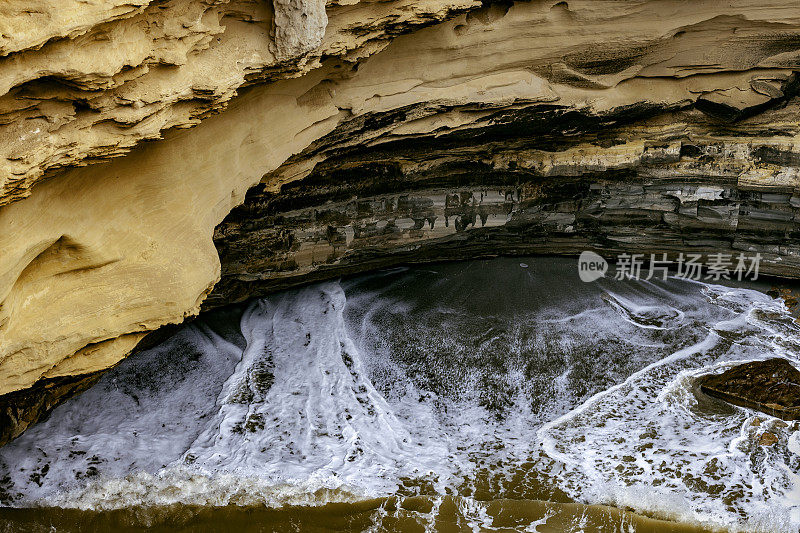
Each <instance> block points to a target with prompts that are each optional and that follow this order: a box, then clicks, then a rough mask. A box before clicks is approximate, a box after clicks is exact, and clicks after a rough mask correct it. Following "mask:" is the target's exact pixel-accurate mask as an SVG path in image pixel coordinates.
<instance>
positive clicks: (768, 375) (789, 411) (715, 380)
mask: <svg viewBox="0 0 800 533" xmlns="http://www.w3.org/2000/svg"><path fill="white" fill-rule="evenodd" d="M700 390H701V391H703V392H705V393H706V394H709V395H711V396H714V397H716V398H720V399H722V400H725V401H727V402H730V403H732V404H734V405H739V406H741V407H748V408H751V409H757V410H759V411H762V412H764V413H767V414H768V415H770V416H775V417H778V418H782V419H784V420H798V419H800V371H798V370H797V369H796V368H795V367H794V366H792V365H791V364H790V363H789V362H788V361H787V360H786V359H781V358H774V359H767V360H765V361H754V362H751V363H744V364H741V365H736V366H734V367H733V368H730V369H728V370H726V371H725V372H723V373H722V374H712V375H708V376H704V377H703V378H701V381H700ZM762 440H763V437H762Z"/></svg>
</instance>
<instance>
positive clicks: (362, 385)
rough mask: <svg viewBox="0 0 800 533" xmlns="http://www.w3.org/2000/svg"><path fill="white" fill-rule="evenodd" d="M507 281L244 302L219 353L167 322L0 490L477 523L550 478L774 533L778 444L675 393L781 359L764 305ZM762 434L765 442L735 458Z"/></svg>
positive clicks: (706, 289)
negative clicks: (442, 515) (345, 510)
mask: <svg viewBox="0 0 800 533" xmlns="http://www.w3.org/2000/svg"><path fill="white" fill-rule="evenodd" d="M529 266H530V268H528V269H519V268H518V264H516V263H510V266H509V269H508V275H509V276H512V275H514V273H517V274H518V275H519V276H520V277H519V278H517V279H516V281H515V283H516V285H513V286H512V289H513V290H507V289H504V290H503V292H502V293H501V294H499V295H496V294H494V291H496V290H497V289H496V287H495V285H493V283H494V282H495V280H497V279H498V275H499V274H498V273H497V272H494V271H492V270H491V269H486V270H485V271H484V270H482V269H476V268H475V267H474V266H471V265H469V264H467V265H466V266H464V267H460V266H459V267H455V266H453V267H448V266H441V267H440V268H438V269H437V271H436V272H433V271H425V270H419V271H413V270H412V271H405V270H392V271H385V272H382V273H377V274H374V275H372V276H368V277H365V278H359V279H356V280H351V281H348V282H346V283H336V282H332V283H323V284H319V285H315V286H312V287H307V288H304V289H302V290H296V291H290V292H286V293H282V294H279V295H274V296H272V297H269V298H265V299H261V300H257V301H254V302H252V303H251V304H250V305H249V306H248V307H247V308H246V309H245V310H244V312H243V314H241V320H240V323H239V324H238V327H237V328H234V329H236V330H237V331H238V332H240V333H237V334H236V335H234V336H231V335H222V334H219V333H216V332H215V331H216V330H215V329H214V328H212V327H210V326H209V325H208V324H206V323H205V322H204V321H203V320H200V321H198V322H196V323H194V324H192V325H189V326H186V327H184V328H182V329H181V331H180V332H179V333H178V334H177V335H175V336H174V337H172V338H171V339H169V340H168V341H166V342H165V343H164V344H162V345H160V346H157V347H156V348H153V349H150V350H147V351H145V352H142V353H140V354H137V355H136V356H134V357H131V358H129V359H128V360H126V361H124V362H123V363H122V364H121V365H120V366H119V367H118V368H117V369H115V370H113V371H112V372H109V373H108V374H107V375H106V376H104V378H103V379H102V380H101V381H100V382H99V383H98V385H96V386H95V387H93V388H92V389H90V390H89V391H87V392H86V393H84V394H82V395H80V396H79V397H76V398H74V399H72V400H70V401H68V402H67V403H65V404H64V405H62V406H60V407H59V408H57V409H56V410H55V411H54V412H53V413H52V415H51V416H50V417H49V418H48V419H47V420H46V421H44V422H42V423H40V424H38V425H37V426H35V427H33V428H31V429H30V430H29V431H28V432H26V433H25V434H24V435H23V436H22V437H20V438H19V439H17V440H16V441H14V442H13V443H11V444H10V445H7V446H5V447H4V448H2V449H0V489H2V490H0V496H2V497H3V498H5V503H6V504H12V505H18V506H19V505H30V504H33V503H38V504H45V505H59V506H63V507H78V508H84V509H112V508H119V507H127V506H134V505H163V504H170V503H190V504H198V505H210V506H215V505H231V504H236V505H267V506H274V507H280V506H283V505H318V504H323V503H326V502H331V501H339V502H351V501H355V500H360V499H364V498H371V497H380V496H386V495H391V494H406V495H413V494H416V493H424V494H427V495H429V496H432V498H433V501H434V502H437V501H438V502H441V498H442V497H443V496H444V495H445V494H460V496H458V497H457V498H456V500H455V501H456V504H457V506H459V509H460V512H461V515H462V516H463V517H464V518H465V520H467V522H469V523H470V524H471V525H472V526H473V527H475V528H479V529H480V528H484V529H486V528H490V527H494V526H492V518H491V516H489V514H487V507H486V503H485V502H480V501H478V500H477V499H475V498H472V497H471V496H470V494H472V493H473V491H474V490H475V488H476V487H478V486H480V487H483V488H482V489H481V490H484V491H485V490H490V491H491V494H492V495H493V497H495V498H514V497H515V494H522V493H523V492H524V491H525V490H526V488H525V486H526V483H528V482H529V483H530V484H531V486H538V485H537V483H538V484H539V485H541V484H542V483H544V484H546V483H550V482H556V483H557V484H558V485H559V486H560V487H561V488H562V489H564V490H566V491H567V492H568V493H569V494H571V495H572V496H573V497H574V498H576V499H577V500H579V501H583V502H586V503H612V504H616V505H620V506H625V507H632V508H634V509H637V510H640V511H643V512H653V513H657V514H661V515H665V516H671V517H676V518H680V519H683V520H690V521H697V522H702V523H706V524H711V523H713V524H722V525H727V526H730V527H732V528H734V529H736V528H739V529H743V530H748V529H754V528H762V529H766V530H769V529H770V528H772V529H776V530H786V531H789V530H793V531H796V530H797V527H798V525H800V511H798V501H800V498H799V497H798V496H799V495H800V484H799V483H798V478H797V472H798V467H800V465H799V464H798V461H800V436H798V432H797V431H793V430H792V428H781V427H779V424H778V423H777V422H776V421H774V420H772V419H769V417H764V416H762V415H759V416H761V418H763V419H764V422H763V423H762V424H760V425H758V426H754V425H753V420H754V416H755V415H753V414H752V413H751V412H749V411H746V410H743V409H739V408H733V407H729V408H725V407H720V406H719V405H717V404H713V405H710V404H708V403H707V402H708V401H709V400H707V399H706V400H704V399H703V398H702V396H700V395H698V394H697V392H696V391H695V387H694V383H695V380H696V378H697V376H699V375H701V374H704V373H709V372H721V371H723V370H724V368H726V367H727V366H728V365H730V364H731V363H732V362H736V361H744V360H752V359H758V358H764V357H768V356H774V355H781V356H784V357H788V358H790V359H792V360H794V361H795V362H797V359H796V357H797V354H798V349H800V335H799V334H798V331H797V326H795V325H794V324H793V323H792V320H791V317H788V315H787V314H786V310H785V309H784V308H783V307H782V306H780V305H779V304H776V303H774V302H773V301H772V300H771V299H769V298H767V297H766V296H764V295H763V294H761V293H757V292H754V291H748V290H744V289H729V288H725V287H719V286H709V285H703V284H695V283H690V282H685V281H677V280H670V281H668V282H666V283H641V284H635V283H625V282H614V281H612V280H605V281H603V282H598V283H596V284H574V283H570V282H568V281H565V282H563V283H562V284H561V285H558V283H559V281H558V280H559V279H561V278H559V273H558V272H559V270H558V269H556V270H555V272H548V271H546V269H545V270H543V267H542V263H541V262H538V261H532V262H531V263H530V265H529ZM512 267H513V268H512ZM456 268H459V269H460V270H457V271H456V270H454V269H456ZM345 293H347V297H345ZM726 409H727V410H726ZM548 421H552V422H548ZM542 424H544V426H543V425H542ZM767 430H769V431H772V432H775V434H776V435H778V436H779V442H778V444H776V445H775V446H773V447H771V448H766V447H764V446H758V445H757V444H756V441H757V439H758V438H759V436H760V435H761V433H763V432H764V431H767ZM539 443H541V445H542V447H541V449H540V448H539ZM3 478H4V479H3ZM512 480H513V481H512ZM487 487H489V488H488V489H487ZM519 497H521V498H528V496H519ZM431 513H433V514H431V516H430V517H429V518H430V522H431V524H433V523H435V517H434V514H435V509H434V510H433V511H431ZM775 524H778V525H777V526H776V525H775ZM576 528H578V529H580V528H579V525H577V526H576ZM792 528H794V529H792Z"/></svg>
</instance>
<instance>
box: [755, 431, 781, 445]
mask: <svg viewBox="0 0 800 533" xmlns="http://www.w3.org/2000/svg"><path fill="white" fill-rule="evenodd" d="M776 442H778V437H776V436H775V434H774V433H770V432H769V431H765V432H764V433H762V434H761V438H759V439H758V444H759V445H760V446H772V445H773V444H775V443H776Z"/></svg>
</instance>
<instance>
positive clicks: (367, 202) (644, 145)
mask: <svg viewBox="0 0 800 533" xmlns="http://www.w3.org/2000/svg"><path fill="white" fill-rule="evenodd" d="M0 28H1V29H2V32H0V141H2V142H0V156H2V158H0V162H2V166H1V167H0V395H4V396H2V398H1V399H0V400H2V401H0V403H2V402H5V403H3V404H2V405H0V408H2V411H3V412H4V413H5V414H6V420H11V421H10V422H3V424H6V425H7V426H14V427H11V428H8V427H6V428H5V429H4V430H3V435H7V436H8V435H10V436H13V435H15V434H17V433H18V432H19V431H20V429H21V428H22V427H24V425H25V424H27V423H29V422H31V421H33V420H35V418H36V416H38V415H39V414H41V412H44V411H46V409H47V407H48V406H51V405H54V403H56V402H57V399H58V398H57V397H58V396H59V394H56V393H53V392H52V391H65V392H63V394H69V393H70V391H74V390H77V388H79V386H80V385H81V384H82V383H85V382H86V379H87V377H88V376H93V375H95V373H97V372H99V371H102V370H103V369H106V368H108V367H110V366H112V365H114V364H115V363H116V362H118V361H119V360H120V359H121V358H123V357H125V356H126V355H127V354H128V353H129V352H130V351H131V350H132V349H133V348H134V347H135V346H136V345H137V343H139V342H140V341H141V340H142V339H143V338H144V337H145V336H147V335H148V334H149V333H150V332H153V331H156V330H159V328H161V327H162V326H164V325H165V324H174V323H179V322H181V321H183V320H185V319H187V317H191V316H193V315H195V314H196V313H198V312H199V310H200V309H201V308H211V307H215V306H220V305H225V304H227V303H231V302H235V301H240V300H242V299H245V298H247V297H250V296H254V295H257V294H261V293H263V292H268V291H271V290H275V289H277V288H280V287H285V286H290V285H295V284H298V283H305V282H308V281H311V280H314V279H322V278H325V277H330V276H338V275H341V274H343V273H349V272H357V271H363V270H365V269H369V268H375V267H377V266H383V265H388V264H396V263H399V262H419V261H429V260H440V259H451V258H465V257H476V256H486V255H494V254H498V253H505V254H518V253H532V252H536V253H577V252H579V251H581V250H583V249H593V250H596V251H598V252H599V253H609V254H613V253H616V252H618V251H634V252H637V251H638V252H642V253H668V254H675V253H679V252H680V251H686V250H690V251H697V252H699V253H703V254H708V253H712V252H715V251H717V252H718V251H725V252H729V253H738V252H748V253H751V252H752V253H754V252H758V253H761V254H762V256H763V257H764V258H765V259H764V269H765V271H767V272H769V273H771V274H774V275H778V276H787V277H798V276H799V275H800V270H799V267H800V261H798V259H797V257H798V256H799V254H800V241H798V235H800V233H799V232H798V231H797V229H798V228H797V216H798V213H797V209H798V206H800V200H798V183H799V182H798V170H797V169H798V166H799V165H800V147H799V146H798V135H799V134H800V130H799V127H800V125H799V123H798V118H797V117H798V116H800V115H799V114H798V99H797V97H796V93H797V91H798V82H797V79H798V78H797V73H796V72H797V71H798V70H800V12H798V11H797V9H796V6H795V4H794V3H793V2H790V1H785V0H774V1H771V2H766V3H765V2H755V1H753V0H734V1H732V2H726V3H725V4H724V5H720V3H719V2H717V1H711V0H708V1H699V2H694V3H693V4H692V8H691V9H685V6H683V4H681V3H679V2H672V1H655V0H647V1H644V2H637V3H633V2H619V1H612V0H573V1H568V2H558V1H549V2H541V1H531V2H513V3H511V2H489V1H485V2H478V1H474V0H424V1H415V0H390V1H385V2H374V1H359V0H331V1H328V2H319V1H315V0H273V1H272V2H266V1H261V0H257V1H256V0H204V1H194V0H165V1H146V0H127V1H119V0H96V1H93V2H77V1H75V2H73V1H59V2H56V1H54V0H38V1H36V2H33V3H31V2H22V1H9V2H5V3H4V4H3V6H0ZM144 141H150V142H144ZM248 191H249V192H248ZM237 206H238V207H237ZM70 380H73V381H72V382H70ZM70 383H73V384H74V385H75V386H72V385H70ZM45 389H46V390H48V391H51V392H49V393H48V394H49V396H48V397H47V399H46V401H44V400H43V401H39V400H38V399H37V398H39V397H40V396H41V395H40V396H36V394H37V393H35V391H37V390H45ZM25 391H28V392H29V394H28V395H27V396H25V394H23V393H25ZM63 394H62V395H63ZM23 397H24V398H26V399H24V400H21V399H20V398H23ZM15 398H16V399H15ZM26 406H27V407H26ZM14 420H17V421H21V422H14ZM15 424H16V426H15ZM4 438H8V437H4Z"/></svg>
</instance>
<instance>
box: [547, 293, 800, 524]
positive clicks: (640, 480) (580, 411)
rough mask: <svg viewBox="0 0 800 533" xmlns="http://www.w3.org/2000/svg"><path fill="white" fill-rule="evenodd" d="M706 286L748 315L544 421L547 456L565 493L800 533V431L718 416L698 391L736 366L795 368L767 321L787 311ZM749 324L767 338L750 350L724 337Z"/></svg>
mask: <svg viewBox="0 0 800 533" xmlns="http://www.w3.org/2000/svg"><path fill="white" fill-rule="evenodd" d="M703 290H704V291H705V292H706V294H707V295H708V297H709V298H710V299H711V300H712V301H715V302H716V303H718V304H720V305H727V306H728V307H730V308H732V309H737V310H739V311H740V313H739V314H737V315H736V316H734V317H733V318H732V319H729V320H726V321H720V322H717V323H715V324H710V326H712V327H711V329H710V330H709V332H708V335H707V336H706V337H705V338H704V339H702V340H701V341H700V342H698V343H696V344H694V345H692V346H689V347H686V348H684V349H682V350H678V351H676V352H674V353H673V354H671V355H670V356H668V357H666V358H664V359H663V360H660V361H658V362H656V363H654V364H651V365H648V366H647V367H645V368H643V369H642V370H640V371H638V372H636V373H634V374H633V375H631V376H630V377H629V378H628V379H627V380H626V381H624V382H623V383H621V384H620V385H617V386H615V387H612V388H610V389H608V390H606V391H603V392H600V393H598V394H596V395H595V396H593V397H592V398H590V399H589V400H588V401H586V402H585V403H584V404H582V405H581V406H580V407H578V408H576V409H574V410H572V411H570V412H569V413H567V414H565V415H563V416H561V417H559V418H557V419H556V420H553V421H552V422H549V423H547V424H545V425H544V426H543V427H542V428H541V429H540V430H539V439H540V441H541V442H542V446H543V450H544V451H545V452H546V453H547V454H548V455H549V456H550V457H552V458H554V459H556V460H557V461H558V463H559V470H558V472H557V474H556V477H557V478H558V479H559V480H560V482H561V484H562V486H563V487H564V488H566V489H567V490H568V491H569V492H570V493H571V494H573V495H574V496H575V497H577V498H579V499H581V500H585V501H599V502H605V503H611V504H614V505H618V506H623V507H631V508H634V509H637V510H639V511H645V512H652V513H656V514H659V515H664V516H669V517H672V518H676V519H680V520H683V521H691V522H697V523H701V524H704V525H708V526H719V525H723V526H726V527H728V528H730V529H733V530H741V531H787V532H788V531H797V528H798V525H799V524H800V498H798V490H800V483H798V480H800V478H798V475H797V472H798V469H800V455H798V454H797V453H796V452H795V451H794V450H792V446H793V444H792V443H794V442H796V440H797V438H798V437H797V434H798V432H797V428H796V427H783V426H785V424H783V423H781V422H778V421H776V420H774V419H771V418H770V417H767V416H763V415H761V418H764V419H766V421H765V422H764V423H761V424H759V425H753V422H754V419H755V417H754V415H752V414H751V412H750V411H748V410H746V409H739V408H733V407H731V408H730V412H728V413H723V414H720V413H719V411H718V410H715V409H708V408H707V406H704V405H703V403H704V402H709V400H708V399H704V398H703V397H702V396H698V394H697V392H696V390H695V382H696V378H697V377H698V376H700V375H702V374H707V373H717V372H722V371H724V370H725V369H726V368H727V367H729V366H730V365H731V364H733V363H734V362H741V361H748V360H753V359H763V358H766V357H772V356H774V355H776V354H777V355H781V356H784V357H787V358H789V359H791V360H792V361H793V362H794V363H795V364H798V360H797V359H796V355H797V354H796V353H789V352H787V350H786V349H785V348H784V347H783V346H782V343H783V342H785V339H779V337H778V336H777V335H776V334H775V329H774V328H769V327H764V326H765V324H764V323H763V322H762V321H761V320H760V319H759V318H758V316H759V315H760V314H763V313H770V312H771V313H777V314H784V313H785V310H784V309H783V308H782V306H781V305H779V304H777V303H774V302H771V301H768V300H767V299H765V298H764V297H763V295H761V294H758V293H753V292H752V291H745V290H740V289H736V290H734V289H728V288H725V287H719V286H705V287H704V288H703ZM788 322H789V321H788V320H785V321H784V323H788ZM748 327H755V328H759V329H761V334H760V335H755V336H751V337H749V338H748V339H747V341H746V342H739V341H738V340H734V341H733V342H731V340H729V339H727V338H726V337H725V336H721V335H720V333H721V332H739V333H742V332H743V331H745V330H746V329H747V328H748ZM786 334H791V335H794V336H795V337H797V335H798V332H797V329H796V328H792V330H789V329H784V330H783V331H782V332H781V336H784V335H786ZM779 341H781V342H779ZM764 431H771V432H774V433H775V434H776V435H778V436H779V442H778V443H777V444H775V445H774V446H771V447H769V446H761V445H759V444H758V439H759V437H760V435H761V434H762V433H763V432H764ZM562 465H563V466H565V468H564V467H562Z"/></svg>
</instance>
